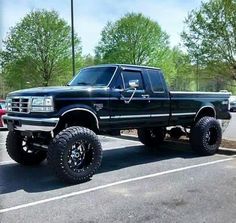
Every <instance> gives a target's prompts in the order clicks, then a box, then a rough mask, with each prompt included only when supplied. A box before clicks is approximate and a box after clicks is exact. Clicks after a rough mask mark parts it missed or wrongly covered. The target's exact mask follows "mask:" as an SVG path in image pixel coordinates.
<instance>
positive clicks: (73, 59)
mask: <svg viewBox="0 0 236 223" xmlns="http://www.w3.org/2000/svg"><path fill="white" fill-rule="evenodd" d="M73 3H74V2H73V0H71V4H70V6H71V44H72V47H71V50H72V72H73V73H72V76H74V75H75V39H74V4H73Z"/></svg>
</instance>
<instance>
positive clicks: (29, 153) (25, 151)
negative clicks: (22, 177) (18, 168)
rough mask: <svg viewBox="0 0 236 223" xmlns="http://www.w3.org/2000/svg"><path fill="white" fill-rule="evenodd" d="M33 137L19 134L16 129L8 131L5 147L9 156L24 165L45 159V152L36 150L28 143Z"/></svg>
mask: <svg viewBox="0 0 236 223" xmlns="http://www.w3.org/2000/svg"><path fill="white" fill-rule="evenodd" d="M32 140H33V139H32V138H30V137H23V136H21V134H20V132H18V131H9V132H8V135H7V140H6V148H7V152H8V154H9V156H10V157H11V158H12V159H13V160H15V161H16V162H17V163H20V164H22V165H26V166H32V165H37V164H40V163H41V162H42V161H43V160H45V158H46V156H47V153H46V152H45V151H42V150H36V149H34V148H33V146H32V145H31V144H30V142H31V141H32Z"/></svg>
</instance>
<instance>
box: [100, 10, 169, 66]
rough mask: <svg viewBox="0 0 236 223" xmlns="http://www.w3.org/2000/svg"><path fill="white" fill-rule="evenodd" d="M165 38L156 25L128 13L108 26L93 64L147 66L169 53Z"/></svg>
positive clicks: (142, 17)
mask: <svg viewBox="0 0 236 223" xmlns="http://www.w3.org/2000/svg"><path fill="white" fill-rule="evenodd" d="M168 45H169V43H168V35H167V34H166V33H165V32H163V31H162V30H161V27H160V26H159V25H158V23H157V22H155V21H152V20H151V19H149V18H147V17H145V16H143V15H142V14H136V13H128V14H126V15H125V16H124V17H123V18H121V19H119V20H117V21H116V22H114V23H112V22H108V24H107V25H106V26H105V28H104V29H103V31H102V33H101V40H100V42H99V44H98V46H97V47H96V60H97V61H102V62H103V63H128V64H143V65H148V64H149V65H150V64H152V63H153V61H154V59H155V57H156V55H157V54H158V53H159V54H163V53H164V52H165V51H166V49H168Z"/></svg>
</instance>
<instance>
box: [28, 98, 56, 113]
mask: <svg viewBox="0 0 236 223" xmlns="http://www.w3.org/2000/svg"><path fill="white" fill-rule="evenodd" d="M53 111H54V106H53V98H52V97H32V101H31V112H53Z"/></svg>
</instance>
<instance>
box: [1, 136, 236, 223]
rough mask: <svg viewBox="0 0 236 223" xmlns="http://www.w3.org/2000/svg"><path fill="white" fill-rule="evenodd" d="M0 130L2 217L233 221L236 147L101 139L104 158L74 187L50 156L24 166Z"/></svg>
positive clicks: (235, 213) (11, 219) (18, 219)
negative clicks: (153, 146) (154, 145)
mask: <svg viewBox="0 0 236 223" xmlns="http://www.w3.org/2000/svg"><path fill="white" fill-rule="evenodd" d="M5 137H6V132H0V192H1V195H0V221H1V222H2V223H4V222H21V223H22V222H109V223H110V222H198V223H199V222H214V223H215V222H227V223H230V222H232V223H233V222H235V219H236V211H235V210H236V174H235V173H236V151H235V152H234V151H230V150H226V149H221V150H220V152H219V154H217V155H214V156H210V157H200V156H197V155H196V154H195V153H193V152H192V151H191V149H190V148H189V145H188V144H183V143H173V142H165V143H164V145H163V146H162V147H161V149H160V150H158V151H156V152H151V151H148V150H147V149H146V148H145V147H144V146H143V145H141V144H140V143H139V142H138V141H137V140H135V139H132V138H131V139H130V138H129V139H118V138H111V137H101V141H102V144H103V148H104V158H103V163H102V167H101V168H100V170H99V172H98V173H97V174H96V175H94V176H93V178H92V180H90V181H89V182H86V183H83V184H80V185H74V186H68V185H65V184H63V183H61V182H60V181H59V180H58V179H57V178H55V177H54V176H53V174H52V172H51V171H50V170H49V169H48V168H47V165H46V162H45V163H43V164H42V165H40V166H36V167H23V166H20V165H18V164H16V163H14V162H13V161H11V160H10V158H9V157H8V156H7V154H6V151H5Z"/></svg>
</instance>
